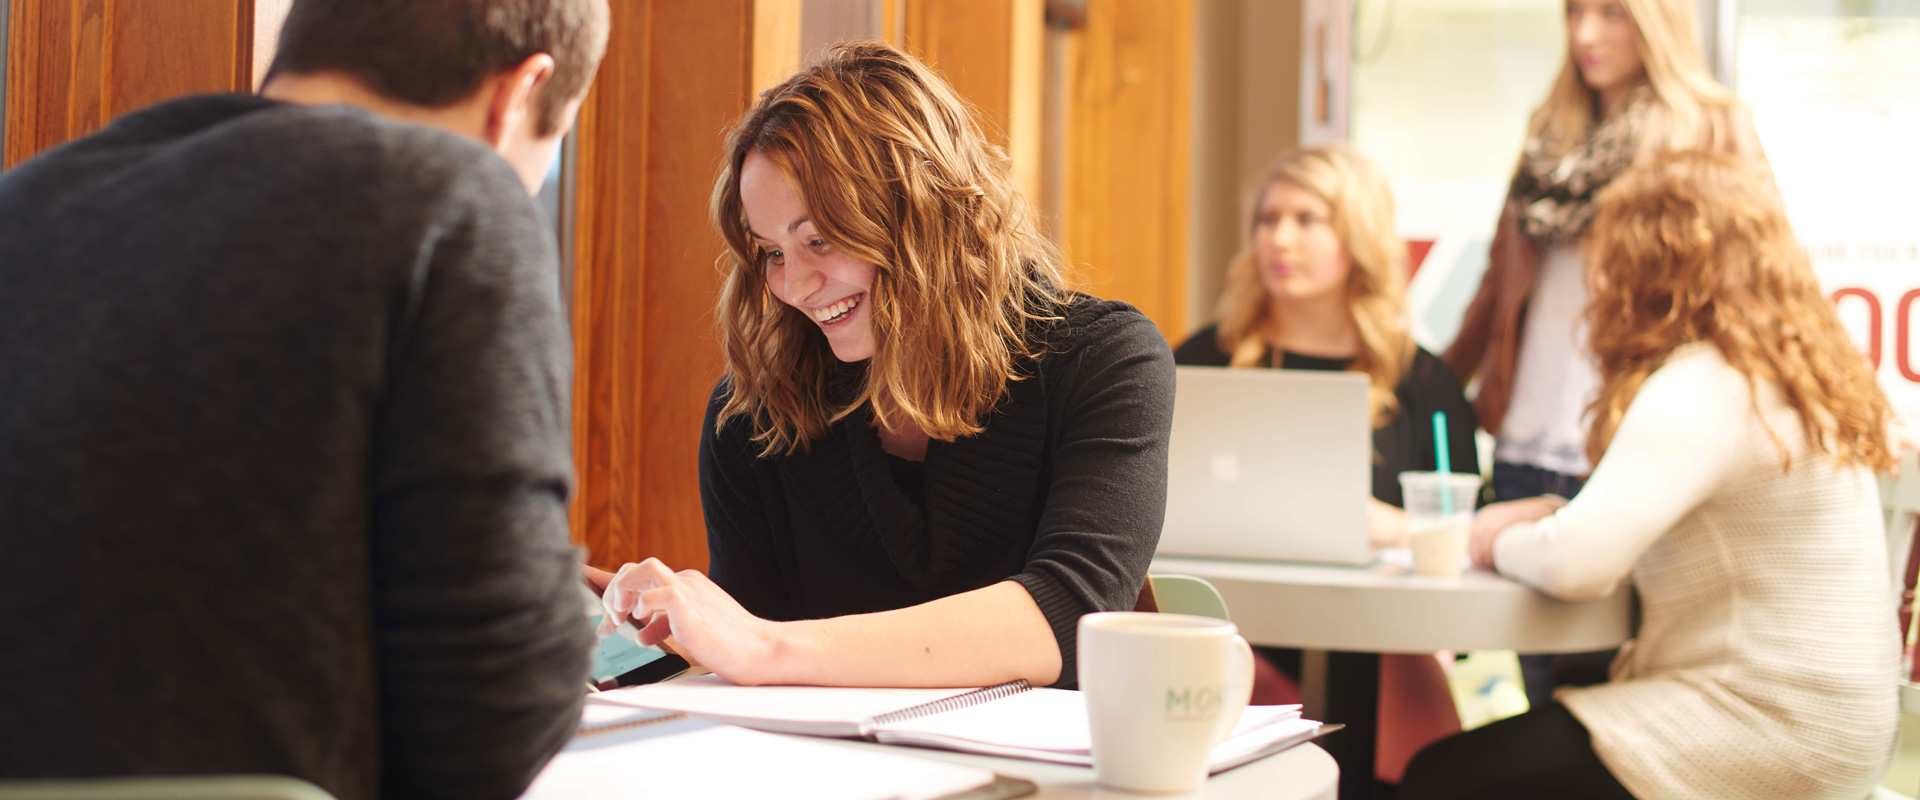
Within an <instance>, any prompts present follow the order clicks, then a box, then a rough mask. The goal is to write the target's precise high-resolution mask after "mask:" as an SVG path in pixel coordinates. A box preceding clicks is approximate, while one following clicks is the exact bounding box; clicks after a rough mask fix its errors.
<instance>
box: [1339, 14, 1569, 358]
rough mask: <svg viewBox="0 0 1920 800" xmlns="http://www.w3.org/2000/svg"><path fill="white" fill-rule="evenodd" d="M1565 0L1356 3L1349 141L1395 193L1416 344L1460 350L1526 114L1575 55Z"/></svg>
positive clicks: (1521, 138)
mask: <svg viewBox="0 0 1920 800" xmlns="http://www.w3.org/2000/svg"><path fill="white" fill-rule="evenodd" d="M1563 13H1564V12H1563V11H1562V7H1561V2H1560V0H1355V2H1354V26H1353V67H1352V71H1351V81H1352V83H1351V87H1352V88H1351V91H1352V104H1351V106H1350V109H1351V111H1350V114H1351V116H1350V122H1349V125H1350V132H1351V140H1352V143H1353V145H1354V146H1355V147H1357V148H1359V150H1360V151H1361V152H1363V153H1365V154H1366V155H1367V156H1368V157H1369V158H1371V159H1373V160H1374V162H1375V163H1378V164H1379V165H1380V168H1381V170H1383V171H1384V172H1386V174H1387V179H1388V180H1389V181H1390V182H1391V183H1392V184H1393V193H1394V200H1395V202H1396V205H1397V207H1398V208H1397V211H1398V214H1397V217H1398V223H1399V227H1400V232H1401V234H1402V235H1403V236H1405V237H1406V238H1407V239H1408V241H1409V243H1410V244H1411V245H1412V247H1413V250H1414V253H1413V254H1414V256H1415V260H1416V262H1417V265H1418V269H1417V270H1416V272H1415V274H1414V281H1413V285H1412V286H1411V287H1409V289H1408V300H1409V304H1410V306H1411V307H1412V310H1413V315H1414V319H1413V323H1414V324H1413V328H1414V337H1415V338H1416V339H1418V340H1419V341H1420V343H1421V344H1422V345H1423V346H1425V347H1428V348H1429V349H1436V350H1437V348H1439V347H1442V346H1445V345H1446V344H1447V343H1448V342H1451V341H1453V337H1454V334H1455V333H1456V332H1457V331H1458V330H1459V326H1460V317H1461V315H1462V314H1463V313H1465V311H1466V306H1467V302H1468V301H1469V300H1471V299H1472V297H1473V291H1474V289H1475V288H1476V287H1478V286H1479V282H1480V275H1481V273H1482V272H1484V271H1485V270H1486V265H1487V248H1488V246H1489V245H1490V244H1491V243H1492V238H1493V229H1494V225H1495V223H1496V222H1497V221H1498V220H1499V216H1500V203H1501V201H1502V199H1503V198H1504V197H1505V196H1506V189H1507V181H1508V180H1509V179H1510V178H1511V177H1512V175H1513V166H1514V164H1515V163H1516V162H1517V160H1518V159H1519V157H1520V146H1521V144H1522V143H1523V141H1524V140H1525V138H1526V125H1527V116H1528V115H1529V114H1530V113H1532V111H1533V108H1534V107H1535V106H1537V105H1539V104H1540V101H1541V100H1542V99H1544V98H1545V97H1546V93H1547V85H1548V84H1549V83H1550V82H1551V81H1552V79H1553V76H1554V75H1555V74H1556V73H1557V72H1558V71H1559V69H1560V65H1561V62H1562V60H1563V59H1564V58H1565V52H1566V45H1565V39H1566V33H1565V30H1564V22H1563V20H1562V16H1563Z"/></svg>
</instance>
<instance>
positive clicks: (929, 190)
mask: <svg viewBox="0 0 1920 800" xmlns="http://www.w3.org/2000/svg"><path fill="white" fill-rule="evenodd" d="M750 153H759V154H761V155H762V156H763V157H765V158H766V159H767V160H768V161H770V162H772V163H773V164H774V165H776V166H777V167H778V168H779V169H780V171H781V172H783V173H785V175H786V176H787V178H788V179H789V180H791V181H792V182H793V185H794V187H795V188H796V189H797V190H798V191H799V193H800V196H801V198H802V200H803V201H804V202H805V204H806V207H807V212H808V216H809V217H810V218H811V219H812V220H813V222H814V225H815V226H816V227H817V228H818V229H819V232H820V235H821V237H822V238H824V239H826V240H827V241H828V242H829V243H830V244H831V245H832V246H833V247H835V248H837V249H838V250H840V251H841V252H843V253H846V254H848V255H851V256H853V257H855V258H858V259H860V260H862V261H865V262H868V263H871V264H874V265H875V266H876V271H875V274H874V279H873V286H872V287H871V288H870V289H869V290H868V299H867V303H868V308H869V310H870V314H871V319H872V322H873V334H874V340H875V350H874V354H873V357H872V358H871V359H869V361H868V363H867V365H866V369H865V374H864V380H863V383H862V384H861V385H860V386H858V387H857V388H856V389H855V390H854V392H853V393H852V396H851V399H850V400H849V399H848V397H847V396H846V395H844V394H836V393H833V392H830V391H829V388H830V387H829V380H830V377H831V375H832V373H833V371H834V364H835V361H834V357H833V353H832V351H831V350H830V349H829V348H828V346H827V342H826V337H825V336H823V335H822V334H821V333H820V330H819V327H818V326H817V325H815V324H814V323H813V322H812V321H811V320H809V319H808V318H807V317H806V315H804V314H802V313H801V312H799V311H796V310H794V309H793V308H791V307H789V306H787V305H786V304H784V303H782V302H780V301H779V300H778V299H776V298H775V297H774V295H773V293H772V291H771V290H770V289H769V288H768V286H767V280H766V262H765V257H764V254H763V253H762V252H761V250H760V248H759V247H758V246H756V245H755V244H754V241H753V237H752V234H751V233H749V232H748V229H747V221H746V213H745V210H744V208H743V207H742V204H741V198H740V170H741V166H742V164H743V163H745V161H746V158H747V155H748V154H750ZM711 214H712V219H713V225H714V227H715V228H717V229H718V230H719V232H720V236H721V238H722V239H724V240H725V242H726V246H727V249H726V252H725V253H723V254H722V255H721V258H720V267H721V269H722V271H724V272H725V273H726V280H725V285H724V288H723V290H722V292H721V296H720V304H719V308H718V326H719V329H720V337H721V341H722V345H723V347H724V349H725V352H726V360H727V375H728V380H729V382H730V386H731V393H730V394H729V396H728V397H727V401H726V405H725V406H724V407H723V408H722V409H721V411H720V414H719V424H721V425H725V424H727V422H728V421H729V420H731V419H733V418H734V417H737V416H743V415H744V416H748V417H750V418H752V419H753V420H754V423H753V424H754V425H755V431H754V435H753V439H754V441H755V442H758V443H759V444H760V445H761V446H762V450H761V452H762V454H763V455H772V454H776V453H793V452H797V451H800V450H804V449H805V448H806V446H807V443H808V442H810V441H812V440H814V439H818V438H821V437H823V436H825V435H826V433H827V430H828V428H829V427H830V426H832V425H833V424H834V423H836V422H838V421H839V420H841V419H842V418H844V417H846V416H847V415H849V414H852V413H853V412H854V411H856V410H858V409H859V408H861V407H863V406H865V407H868V408H871V409H872V411H873V414H874V415H875V417H876V420H877V421H878V422H880V424H882V425H886V426H888V427H898V426H899V424H900V423H901V422H911V423H913V424H915V425H918V426H919V427H920V428H921V429H922V430H924V431H926V433H927V435H928V436H930V437H932V438H935V439H940V440H943V441H952V440H953V439H956V438H959V437H962V436H967V435H971V434H975V433H979V432H980V431H981V430H982V426H981V421H982V418H983V417H984V415H985V414H986V413H987V412H988V411H990V410H992V408H993V407H994V405H995V404H997V403H998V402H999V401H1000V398H1001V397H1002V395H1003V394H1004V393H1005V392H1006V388H1007V383H1008V381H1011V380H1018V379H1020V371H1021V366H1020V365H1021V363H1022V361H1023V360H1025V359H1031V358H1034V357H1036V356H1037V355H1038V353H1037V352H1036V351H1037V349H1038V348H1040V347H1042V345H1040V344H1039V343H1036V342H1032V341H1030V340H1029V338H1028V328H1029V326H1030V324H1032V323H1034V322H1035V321H1037V320H1042V319H1050V318H1053V317H1054V316H1057V315H1058V313H1059V309H1060V308H1061V306H1062V304H1063V303H1065V302H1066V297H1065V293H1064V291H1063V289H1062V288H1061V287H1063V286H1064V283H1065V280H1064V276H1063V268H1064V265H1063V262H1062V259H1061V256H1060V253H1059V250H1058V249H1057V248H1056V247H1055V246H1054V245H1053V243H1052V241H1051V240H1049V239H1048V238H1047V237H1045V236H1044V235H1042V234H1041V233H1040V230H1039V227H1038V226H1037V225H1036V224H1035V221H1034V212H1033V208H1032V206H1031V205H1029V204H1028V202H1027V200H1026V198H1025V197H1023V196H1021V194H1020V191H1019V189H1018V187H1017V185H1016V183H1015V181H1014V178H1013V174H1012V171H1011V168H1010V165H1009V162H1008V160H1007V156H1006V153H1005V152H1004V151H1002V150H1001V149H1000V148H998V147H995V146H993V145H991V144H989V143H988V141H987V139H986V137H985V136H983V135H982V134H981V132H980V128H979V126H978V125H977V124H976V123H975V122H974V120H973V118H972V117H971V116H970V114H969V111H968V106H967V105H966V103H965V102H964V101H962V100H961V99H960V96H959V95H957V94H955V93H954V91H953V88H952V87H950V86H948V85H947V82H946V81H944V80H942V79H941V78H940V77H939V76H938V75H936V74H934V72H933V71H932V70H931V69H928V68H927V66H926V65H924V64H922V63H920V62H919V61H918V60H916V59H915V58H913V57H912V56H909V55H907V54H905V53H903V52H901V51H899V50H897V49H894V48H893V47H890V46H888V45H886V44H882V43H879V42H849V43H844V44H839V45H834V46H832V47H829V48H827V49H826V50H825V51H824V52H823V53H822V54H821V55H820V57H819V58H818V60H817V61H815V62H814V63H813V64H812V65H811V66H808V67H807V68H805V69H803V70H801V71H800V72H799V74H796V75H794V76H793V77H792V78H789V79H787V81H786V82H785V83H782V84H780V85H778V86H775V87H773V88H772V89H768V90H767V91H766V92H765V93H763V94H761V96H760V101H759V102H758V103H756V104H755V105H754V106H753V108H751V109H749V110H748V111H747V113H746V115H745V116H743V117H741V119H740V121H739V122H738V123H737V124H736V125H735V126H734V127H733V129H732V131H730V132H729V133H728V134H727V140H726V162H725V163H724V164H723V165H722V166H721V169H720V175H719V178H718V179H717V180H716V181H715V182H714V187H713V202H712V208H711ZM895 415H899V416H898V417H896V416H895ZM900 417H904V419H900Z"/></svg>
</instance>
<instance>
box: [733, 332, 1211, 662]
mask: <svg viewBox="0 0 1920 800" xmlns="http://www.w3.org/2000/svg"><path fill="white" fill-rule="evenodd" d="M1063 317H1064V318H1063V319H1061V320H1059V321H1055V322H1051V323H1047V324H1043V325H1040V326H1037V328H1036V330H1037V333H1036V334H1035V336H1036V337H1038V338H1039V340H1040V341H1042V342H1044V344H1045V348H1046V349H1045V351H1044V355H1042V356H1041V357H1040V358H1039V359H1038V361H1037V363H1032V364H1027V365H1025V369H1024V370H1023V374H1025V375H1027V376H1028V377H1026V378H1025V379H1023V380H1016V381H1012V382H1010V383H1009V385H1008V389H1007V394H1006V395H1005V396H1004V397H1003V399H1002V401H1001V403H1000V405H999V406H998V407H997V408H995V410H994V411H993V412H992V413H991V414H989V415H988V416H987V417H986V419H985V426H986V430H985V431H983V432H981V433H979V434H976V435H973V436H968V437H964V438H961V439H957V440H955V441H951V442H943V441H938V440H935V441H933V442H930V443H929V444H928V447H927V455H926V460H925V462H923V463H919V464H915V463H912V462H904V461H901V460H900V459H895V458H892V457H890V456H888V455H887V454H886V453H885V452H883V451H882V450H881V447H880V436H879V433H878V432H877V431H876V429H875V428H874V425H873V421H872V416H871V414H869V413H867V412H866V411H864V410H863V411H861V412H857V413H855V414H853V415H851V416H849V417H848V418H847V419H844V420H842V421H841V422H840V423H838V424H836V425H834V426H833V427H832V428H831V429H830V430H829V432H828V434H827V436H826V437H825V438H823V439H820V440H816V441H813V442H810V443H808V447H807V449H806V450H805V451H804V452H801V453H796V454H792V455H775V456H769V457H765V458H761V457H759V456H758V453H759V449H760V448H759V445H757V444H755V443H753V442H752V441H751V436H752V434H753V430H754V421H753V420H751V419H749V418H746V417H736V418H734V419H732V420H729V421H728V424H727V425H726V426H725V427H724V428H722V429H720V430H719V431H718V432H717V433H716V431H715V424H714V423H715V419H716V416H717V413H718V411H719V409H720V408H721V407H722V406H723V405H724V403H725V400H726V398H727V396H728V393H729V391H730V389H729V386H728V383H727V381H725V380H722V381H721V382H720V384H719V385H718V386H716V387H715V388H714V392H713V398H712V400H711V402H710V403H709V405H708V407H707V417H706V423H705V426H704V428H703V430H702V433H701V448H700V492H701V501H702V504H703V506H704V507H705V510H706V519H707V546H708V549H709V554H710V556H711V564H710V568H709V575H710V576H711V577H712V578H713V580H714V582H715V583H717V584H719V585H720V586H721V588H723V589H726V590H727V592H728V593H730V594H732V595H733V597H734V598H735V599H737V600H739V601H740V604H741V605H742V606H744V607H745V608H746V609H747V610H748V611H750V612H752V613H754V614H756V615H758V616H761V617H763V618H766V619H774V620H795V619H819V618H825V617H836V616H842V615H846V614H860V613H867V612H873V611H886V610H891V609H897V608H904V607H907V606H913V605H918V604H920V603H925V602H928V601H931V600H936V599H939V598H942V597H947V596H949V595H954V594H959V593H961V592H966V591H971V590H973V589H978V588H981V587H984V586H989V585H992V584H995V583H999V582H1000V581H1004V580H1013V581H1017V582H1019V583H1020V585H1022V586H1024V587H1025V588H1026V590H1027V592H1028V593H1029V594H1031V595H1032V596H1033V600H1034V602H1035V604H1037V605H1038V606H1039V607H1040V611H1041V612H1042V613H1043V614H1045V615H1046V618H1047V621H1048V622H1049V623H1050V624H1051V626H1052V628H1053V633H1054V637H1055V639H1056V640H1057V641H1058V643H1059V646H1060V659H1061V672H1060V684H1059V685H1062V686H1073V685H1075V683H1076V674H1075V663H1074V647H1075V638H1074V632H1075V627H1076V625H1077V624H1078V622H1079V618H1080V616H1081V615H1083V614H1086V613H1089V612H1094V611H1118V610H1125V609H1130V608H1132V607H1133V604H1134V601H1135V599H1136V597H1137V596H1138V593H1139V590H1140V585H1141V583H1142V581H1144V580H1145V579H1146V575H1147V565H1148V563H1149V562H1150V561H1151V560H1152V559H1153V551H1154V547H1155V546H1156V545H1157V544H1158V543H1159V540H1160V528H1161V525H1162V523H1163V521H1164V517H1165V513H1166V497H1167V439H1168V433H1169V429H1170V426H1171V425H1172V420H1173V391H1174V379H1173V358H1172V354H1171V352H1170V351H1169V349H1168V347H1167V342H1166V339H1165V338H1163V337H1162V336H1161V335H1160V333H1159V331H1158V330H1156V329H1155V328H1154V326H1153V323H1152V322H1150V321H1148V320H1147V318H1146V317H1145V316H1144V315H1142V314H1141V313H1140V312H1139V311H1137V310H1135V309H1134V308H1133V307H1132V306H1129V305H1126V304H1124V303H1116V302H1105V301H1100V300H1095V299H1093V298H1086V297H1080V298H1077V299H1076V300H1075V302H1074V303H1073V304H1072V305H1071V306H1069V307H1068V308H1066V309H1064V313H1063ZM854 369H856V370H857V367H855V368H854Z"/></svg>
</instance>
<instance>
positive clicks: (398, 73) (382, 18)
mask: <svg viewBox="0 0 1920 800" xmlns="http://www.w3.org/2000/svg"><path fill="white" fill-rule="evenodd" d="M606 43H607V5H606V0H294V4H293V9H292V11H291V12H289V13H288V14H287V21H286V25H285V26H284V27H283V28H281V31H280V45H279V50H278V52H276V53H275V55H274V58H273V66H272V68H271V69H269V70H268V77H269V79H271V78H272V77H274V76H277V75H282V74H306V73H338V74H342V75H346V76H349V77H352V78H353V79H355V80H357V81H359V82H360V83H361V84H363V85H364V86H365V87H366V88H367V89H369V90H372V91H374V92H377V93H379V94H381V95H383V96H385V97H388V98H390V99H393V100H397V101H400V102H403V103H409V104H412V105H417V106H423V107H427V108H440V107H443V106H448V105H451V104H453V103H455V102H458V101H460V100H461V99H463V98H465V97H467V96H468V95H469V94H471V93H472V92H473V91H474V90H475V89H477V88H478V87H479V86H480V84H481V82H482V81H483V80H485V79H486V78H488V77H490V76H492V75H495V74H497V73H499V72H501V71H503V70H507V69H511V68H513V67H515V66H518V65H519V64H520V63H521V62H523V61H525V60H526V59H527V58H528V57H529V56H532V55H534V54H537V53H547V54H549V55H552V56H553V60H554V69H553V77H552V78H550V79H549V80H548V81H547V84H546V86H545V88H544V90H543V91H542V92H541V94H540V98H539V104H538V106H537V108H536V109H535V114H534V120H533V122H534V128H535V132H536V133H537V134H539V135H543V136H544V135H547V134H550V133H552V132H554V131H555V130H556V129H558V128H560V127H561V126H562V125H564V124H565V122H566V120H565V119H564V117H565V115H566V110H567V106H568V103H569V102H571V101H572V100H575V99H577V98H578V97H579V96H580V95H581V94H583V93H584V92H585V91H586V88H587V85H588V84H589V83H590V82H591V81H592V80H593V73H594V70H595V69H596V68H597V67H598V66H599V64H600V56H601V54H602V53H604V52H605V50H606Z"/></svg>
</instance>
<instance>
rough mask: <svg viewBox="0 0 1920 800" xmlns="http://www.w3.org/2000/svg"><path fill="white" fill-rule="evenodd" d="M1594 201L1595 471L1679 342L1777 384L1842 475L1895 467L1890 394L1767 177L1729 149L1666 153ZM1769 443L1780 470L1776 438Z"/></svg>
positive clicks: (1590, 310)
mask: <svg viewBox="0 0 1920 800" xmlns="http://www.w3.org/2000/svg"><path fill="white" fill-rule="evenodd" d="M1599 203H1600V210H1599V213H1598V214H1597V215H1596V216H1595V218H1594V222H1593V227H1592V228H1591V230H1590V231H1589V233H1588V241H1587V248H1588V252H1587V263H1588V265H1589V267H1588V268H1589V269H1590V270H1591V273H1590V275H1591V278H1590V279H1591V281H1592V289H1593V295H1592V299H1591V301H1590V302H1589V304H1588V306H1587V312H1586V313H1587V324H1588V325H1589V326H1590V328H1589V330H1590V337H1591V338H1590V341H1591V343H1592V347H1593V353H1594V356H1595V357H1596V359H1597V361H1598V363H1599V365H1600V391H1599V395H1598V397H1597V398H1596V399H1595V401H1594V404H1593V408H1592V411H1593V428H1592V430H1591V432H1590V434H1589V436H1588V438H1587V456H1588V457H1589V458H1590V459H1592V460H1593V462H1594V463H1599V461H1600V457H1601V455H1602V454H1603V453H1605V452H1606V449H1607V445H1608V444H1609V443H1610V442H1611V441H1612V440H1613V435H1614V433H1615V432H1616V431H1618V430H1619V428H1620V421H1621V419H1622V418H1623V417H1625V416H1626V413H1627V407H1628V406H1629V405H1631V404H1632V403H1633V398H1634V395H1635V394H1637V393H1638V392H1639V391H1640V387H1641V385H1642V384H1644V383H1645V382H1646V380H1647V376H1648V375H1650V374H1652V373H1653V371H1654V370H1656V369H1659V368H1660V365H1661V364H1663V363H1664V362H1665V361H1666V359H1667V357H1668V356H1669V355H1670V354H1672V352H1673V351H1674V349H1676V348H1678V347H1680V346H1681V345H1684V344H1688V343H1692V342H1709V343H1711V344H1712V345H1713V346H1714V347H1716V348H1718V349H1719V351H1720V354H1721V356H1722V357H1723V358H1725V359H1726V362H1727V364H1728V365H1729V366H1731V367H1733V368H1734V369H1736V370H1739V371H1740V373H1741V374H1743V375H1745V376H1746V378H1747V383H1748V385H1749V386H1755V385H1757V383H1759V382H1766V383H1771V384H1774V385H1776V386H1778V387H1779V388H1780V392H1781V394H1782V396H1783V398H1784V399H1785V401H1786V403H1787V405H1789V406H1791V407H1792V408H1793V410H1794V411H1795V412H1798V414H1799V416H1800V424H1801V427H1802V428H1803V431H1804V433H1805V434H1806V440H1807V443H1808V446H1809V447H1810V448H1811V449H1813V450H1815V451H1817V452H1820V453H1825V454H1827V455H1828V456H1831V457H1832V458H1833V459H1834V460H1835V461H1836V462H1838V463H1840V464H1842V465H1848V464H1854V465H1860V466H1866V467H1871V468H1875V469H1883V468H1886V467H1888V466H1890V465H1892V463H1893V456H1892V454H1891V452H1890V451H1889V449H1888V447H1887V440H1886V430H1887V422H1888V420H1889V418H1890V415H1891V414H1892V411H1891V409H1890V408H1889V406H1888V404H1887V398H1886V395H1885V394H1884V393H1883V392H1882V391H1881V389H1880V384H1879V383H1878V382H1877V381H1875V380H1874V376H1873V370H1872V368H1871V367H1870V366H1869V365H1868V363H1867V359H1866V357H1865V356H1863V355H1861V354H1860V351H1859V349H1858V348H1856V347H1855V346H1854V344H1853V341H1852V340H1851V339H1850V338H1848V336H1847V333H1846V330H1845V329H1844V328H1842V327H1841V325H1840V318H1839V316H1838V315H1836V314H1835V313H1834V311H1833V306H1832V304H1830V303H1829V302H1827V299H1826V297H1825V296H1824V295H1823V294H1822V293H1821V291H1820V283H1819V281H1818V280H1816V279H1815V278H1814V274H1813V267H1812V266H1811V264H1809V262H1808V260H1807V253H1806V251H1805V250H1804V249H1803V248H1801V247H1800V245H1799V243H1798V242H1796V241H1795V240H1794V237H1793V231H1792V229H1791V228H1789V227H1788V224H1787V215H1786V211H1785V209H1784V208H1783V207H1782V206H1781V204H1780V200H1779V195H1778V194H1777V193H1775V192H1774V191H1773V189H1772V186H1771V185H1770V184H1768V183H1767V182H1766V180H1765V178H1764V177H1762V176H1759V175H1756V174H1755V173H1754V172H1753V171H1752V169H1750V168H1749V165H1748V164H1747V163H1746V162H1745V161H1743V160H1741V159H1739V158H1738V157H1735V156H1732V155H1729V154H1725V153H1719V152H1712V151H1693V152H1680V153H1664V154H1658V155H1655V156H1653V157H1652V158H1650V159H1649V160H1647V161H1646V162H1644V163H1643V164H1641V165H1639V166H1636V167H1633V168H1632V169H1630V170H1628V171H1627V172H1625V173H1623V174H1622V175H1621V176H1620V177H1618V178H1615V179H1614V181H1613V182H1612V183H1611V184H1609V185H1608V187H1607V188H1606V189H1605V190H1604V191H1602V192H1601V194H1600V198H1599ZM1754 395H1755V410H1756V412H1757V411H1758V408H1759V406H1758V396H1759V393H1758V392H1755V393H1754ZM1767 433H1768V435H1769V436H1771V437H1772V438H1773V441H1774V443H1775V444H1776V445H1779V446H1780V447H1781V449H1782V456H1783V457H1787V466H1788V468H1789V469H1790V468H1791V466H1792V462H1791V458H1790V455H1789V454H1788V453H1787V452H1786V448H1785V445H1784V443H1783V442H1782V440H1781V439H1780V436H1779V434H1778V433H1776V432H1775V431H1773V430H1772V429H1771V428H1768V429H1767Z"/></svg>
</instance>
